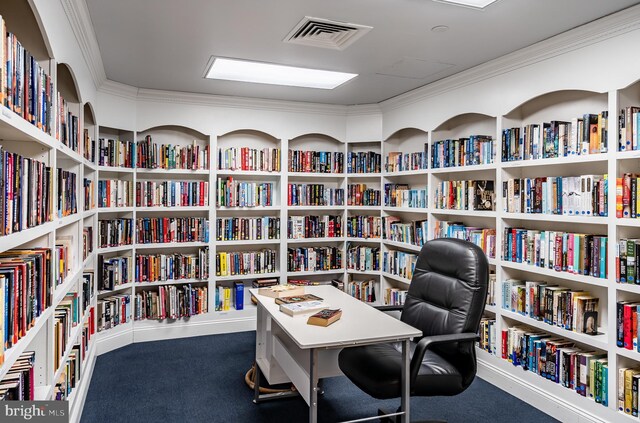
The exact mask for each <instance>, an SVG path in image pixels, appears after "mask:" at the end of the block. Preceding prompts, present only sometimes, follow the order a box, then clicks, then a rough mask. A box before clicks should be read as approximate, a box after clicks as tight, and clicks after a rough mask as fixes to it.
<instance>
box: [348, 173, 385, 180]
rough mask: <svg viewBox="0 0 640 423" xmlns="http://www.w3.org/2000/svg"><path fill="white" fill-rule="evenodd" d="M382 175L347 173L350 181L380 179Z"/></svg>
mask: <svg viewBox="0 0 640 423" xmlns="http://www.w3.org/2000/svg"><path fill="white" fill-rule="evenodd" d="M381 176H382V173H347V178H349V179H380V177H381Z"/></svg>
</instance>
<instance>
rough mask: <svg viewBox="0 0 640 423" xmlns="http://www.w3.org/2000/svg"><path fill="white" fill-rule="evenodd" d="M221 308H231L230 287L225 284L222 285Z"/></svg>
mask: <svg viewBox="0 0 640 423" xmlns="http://www.w3.org/2000/svg"><path fill="white" fill-rule="evenodd" d="M222 309H223V310H225V311H226V310H230V309H231V288H229V287H227V286H225V287H224V304H223V308H222Z"/></svg>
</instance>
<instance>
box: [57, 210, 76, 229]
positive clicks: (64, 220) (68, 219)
mask: <svg viewBox="0 0 640 423" xmlns="http://www.w3.org/2000/svg"><path fill="white" fill-rule="evenodd" d="M80 219H82V214H81V213H74V214H72V215H69V216H65V217H59V218H57V219H56V220H57V226H58V227H59V228H61V227H63V226H67V225H70V224H72V223H76V222H77V221H79V220H80Z"/></svg>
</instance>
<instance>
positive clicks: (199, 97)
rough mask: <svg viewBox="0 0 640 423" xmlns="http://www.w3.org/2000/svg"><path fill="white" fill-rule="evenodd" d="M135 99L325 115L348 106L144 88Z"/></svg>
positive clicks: (344, 111) (343, 111)
mask: <svg viewBox="0 0 640 423" xmlns="http://www.w3.org/2000/svg"><path fill="white" fill-rule="evenodd" d="M137 100H138V101H148V102H157V103H179V104H189V105H197V106H213V107H226V108H236V109H252V110H267V111H278V112H289V113H311V114H321V115H327V116H346V115H347V111H348V107H349V106H342V105H332V104H321V103H303V102H296V101H284V100H269V99H261V98H248V97H232V96H222V95H215V94H198V93H185V92H178V91H163V90H151V89H146V88H141V89H139V90H138V95H137Z"/></svg>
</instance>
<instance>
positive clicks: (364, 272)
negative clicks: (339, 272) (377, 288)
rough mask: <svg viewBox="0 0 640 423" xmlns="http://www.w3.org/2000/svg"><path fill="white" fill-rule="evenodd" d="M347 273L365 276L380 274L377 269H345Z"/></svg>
mask: <svg viewBox="0 0 640 423" xmlns="http://www.w3.org/2000/svg"><path fill="white" fill-rule="evenodd" d="M347 274H349V275H365V276H380V271H379V270H356V269H347Z"/></svg>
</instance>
